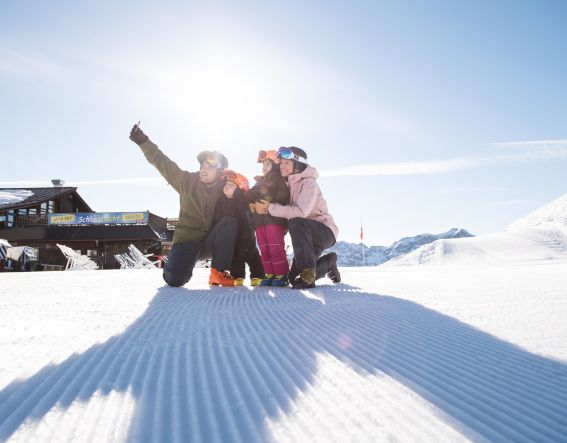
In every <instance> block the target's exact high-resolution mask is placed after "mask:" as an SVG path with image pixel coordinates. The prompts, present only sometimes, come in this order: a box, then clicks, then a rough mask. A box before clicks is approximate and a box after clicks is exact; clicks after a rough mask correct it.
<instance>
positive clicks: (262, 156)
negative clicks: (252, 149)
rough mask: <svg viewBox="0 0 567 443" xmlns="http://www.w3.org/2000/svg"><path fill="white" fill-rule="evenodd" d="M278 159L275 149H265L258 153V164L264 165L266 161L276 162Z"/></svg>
mask: <svg viewBox="0 0 567 443" xmlns="http://www.w3.org/2000/svg"><path fill="white" fill-rule="evenodd" d="M276 157H277V152H276V151H275V150H274V149H271V150H269V151H264V150H263V149H262V150H260V151H258V160H257V163H262V162H263V161H264V160H272V161H274V160H275V159H276Z"/></svg>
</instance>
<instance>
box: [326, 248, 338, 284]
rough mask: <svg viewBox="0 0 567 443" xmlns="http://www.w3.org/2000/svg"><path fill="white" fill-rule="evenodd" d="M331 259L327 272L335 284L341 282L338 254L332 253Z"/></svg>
mask: <svg viewBox="0 0 567 443" xmlns="http://www.w3.org/2000/svg"><path fill="white" fill-rule="evenodd" d="M328 255H330V257H329V272H327V277H329V278H330V279H331V281H332V282H333V283H340V282H341V273H340V272H339V268H337V254H335V253H334V252H331V253H330V254H328Z"/></svg>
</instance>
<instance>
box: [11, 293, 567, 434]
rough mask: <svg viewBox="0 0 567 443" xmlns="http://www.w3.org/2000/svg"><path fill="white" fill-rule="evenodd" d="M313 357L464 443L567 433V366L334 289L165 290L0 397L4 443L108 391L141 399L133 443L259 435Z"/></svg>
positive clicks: (383, 300)
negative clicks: (57, 410)
mask: <svg viewBox="0 0 567 443" xmlns="http://www.w3.org/2000/svg"><path fill="white" fill-rule="evenodd" d="M317 297H318V298H319V300H317ZM318 353H329V354H331V355H333V356H335V357H336V358H338V359H340V360H341V361H343V362H345V363H346V364H349V365H351V366H352V367H353V368H354V369H355V370H357V371H359V372H361V373H378V374H385V375H388V376H390V377H393V378H394V379H395V380H397V381H399V382H401V383H402V384H404V385H405V386H408V387H409V388H411V389H412V390H414V391H415V392H416V393H418V394H419V395H420V396H422V397H423V398H425V399H426V400H428V401H429V402H431V403H433V404H434V405H436V406H437V407H438V408H439V409H440V410H441V411H442V412H443V415H444V417H445V419H446V420H447V421H449V422H451V425H452V426H455V427H457V428H459V429H460V430H461V431H462V432H463V433H465V434H467V435H469V436H470V437H472V438H473V439H474V438H475V437H479V436H482V437H485V438H488V439H490V440H496V441H497V440H503V439H507V438H510V439H512V440H516V441H522V440H539V441H541V440H547V439H548V440H551V441H554V440H556V441H559V440H562V439H563V441H564V439H565V435H567V418H566V415H565V411H566V410H567V365H565V364H564V363H562V362H558V361H554V360H551V359H547V358H543V357H540V356H537V355H533V354H530V353H529V352H527V351H525V350H522V349H521V348H519V347H517V346H514V345H511V344H509V343H506V342H504V341H501V340H499V339H497V338H495V337H493V336H491V335H488V334H486V333H484V332H481V331H479V330H476V329H474V328H472V327H470V326H468V325H466V324H464V323H461V322H459V321H457V320H455V319H453V318H451V317H448V316H445V315H442V314H440V313H438V312H436V311H433V310H431V309H427V308H425V307H423V306H421V305H419V304H416V303H413V302H409V301H406V300H402V299H398V298H394V297H389V296H380V295H376V294H371V293H364V292H362V291H360V290H358V289H356V288H353V287H351V286H348V285H344V284H342V285H336V286H323V287H320V288H317V289H315V290H312V291H303V292H297V291H293V290H291V289H282V290H273V291H269V290H268V289H264V288H257V289H255V290H254V291H250V290H249V289H247V288H235V289H226V290H223V291H216V292H215V293H211V292H209V291H207V290H191V289H187V288H168V287H164V288H160V289H159V290H158V292H157V294H156V295H155V297H154V298H153V299H152V301H151V303H150V305H149V306H148V309H147V310H146V311H145V313H144V314H143V315H142V316H141V317H140V318H138V319H137V320H136V321H135V322H134V323H133V324H132V325H131V326H130V327H128V329H127V330H126V331H124V333H122V334H120V335H119V336H115V337H112V338H110V339H109V340H108V341H106V342H105V343H103V344H100V345H95V346H93V347H91V348H90V349H88V350H87V351H86V352H84V353H82V354H80V355H73V356H71V357H70V358H68V359H67V360H66V361H64V362H62V363H61V364H58V365H50V366H47V367H45V368H43V369H42V370H41V371H39V372H38V373H37V374H35V375H34V376H33V377H31V378H29V379H27V380H25V381H17V382H14V383H12V384H11V385H9V386H8V387H6V388H5V389H4V390H3V391H2V392H0V440H5V439H7V438H9V437H10V436H11V435H12V434H13V433H14V432H15V431H16V429H17V428H18V427H19V426H20V425H21V424H22V423H23V422H24V421H26V420H28V419H32V420H38V419H40V418H41V417H43V416H44V415H45V414H46V413H47V412H48V411H49V410H50V409H51V408H52V407H53V406H55V405H58V406H59V407H61V408H67V407H69V405H70V404H71V403H72V402H73V401H76V400H80V401H87V400H89V399H90V398H91V396H92V395H93V394H94V393H95V392H97V391H99V392H102V393H103V394H108V393H109V392H111V391H113V390H117V391H126V390H130V391H131V392H132V394H133V395H134V396H135V398H136V410H135V415H134V418H133V420H132V424H131V428H130V433H129V440H131V441H156V440H160V441H169V440H172V439H174V438H179V439H180V440H182V441H187V440H202V441H214V440H222V441H229V440H230V441H234V440H238V439H241V440H244V441H254V440H265V439H267V438H269V435H268V431H267V427H266V418H268V417H271V418H277V417H278V416H279V414H280V413H281V412H284V413H285V412H288V411H289V409H290V406H291V403H292V400H293V399H295V398H296V396H297V393H298V392H299V391H304V390H306V389H307V388H308V387H309V386H310V384H311V383H312V382H313V380H314V376H315V372H316V358H317V354H318Z"/></svg>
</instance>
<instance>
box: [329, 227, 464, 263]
mask: <svg viewBox="0 0 567 443" xmlns="http://www.w3.org/2000/svg"><path fill="white" fill-rule="evenodd" d="M472 236H473V235H472V234H470V233H469V232H468V231H466V230H465V229H458V228H453V229H450V230H449V231H447V232H444V233H442V234H420V235H416V236H414V237H404V238H402V239H401V240H398V241H397V242H395V243H393V244H392V245H391V246H366V245H364V258H365V263H366V265H367V266H378V265H380V264H382V263H385V262H387V261H388V260H392V259H393V258H396V257H399V256H401V255H404V254H407V253H409V252H411V251H414V250H416V249H417V248H419V247H420V246H422V245H426V244H429V243H432V242H434V241H436V240H439V239H448V238H461V237H472ZM330 251H334V252H336V253H337V257H338V264H339V266H361V265H362V245H361V244H360V243H358V244H356V243H348V242H344V241H338V242H337V243H336V244H335V245H334V246H333V247H332V248H329V252H330Z"/></svg>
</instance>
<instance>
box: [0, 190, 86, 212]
mask: <svg viewBox="0 0 567 443" xmlns="http://www.w3.org/2000/svg"><path fill="white" fill-rule="evenodd" d="M21 190H28V191H32V192H33V195H31V196H30V197H28V198H26V199H25V200H23V201H20V202H17V203H11V204H5V205H0V211H3V210H8V209H20V208H29V207H33V206H37V205H39V204H41V203H43V202H46V201H49V200H57V199H59V198H61V197H65V196H66V195H69V194H74V195H73V197H74V198H75V199H77V201H78V202H80V203H81V207H84V208H85V209H84V210H83V212H92V209H91V208H90V206H89V205H87V203H86V202H85V201H84V200H83V199H82V197H81V196H80V195H79V194H78V193H77V188H75V187H70V186H52V187H50V188H1V189H0V191H21Z"/></svg>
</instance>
